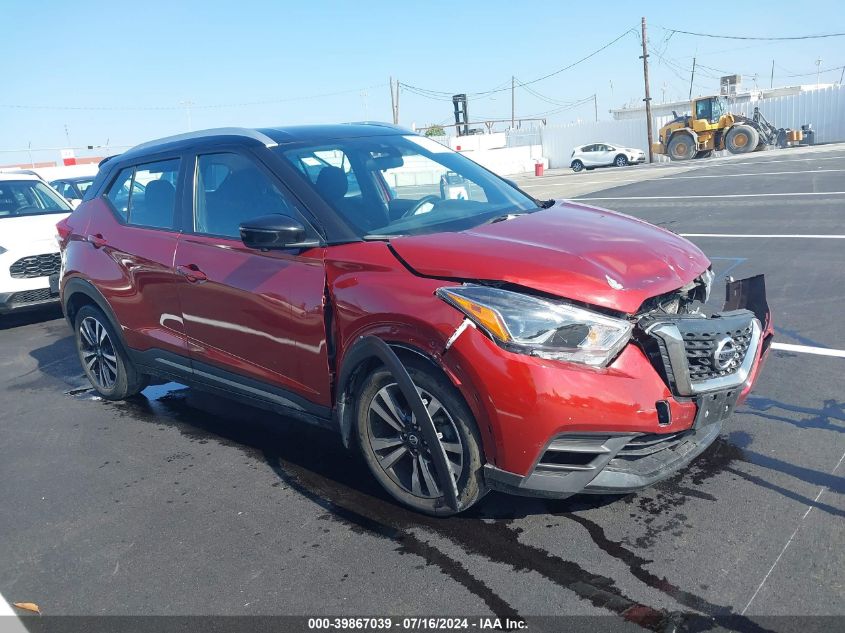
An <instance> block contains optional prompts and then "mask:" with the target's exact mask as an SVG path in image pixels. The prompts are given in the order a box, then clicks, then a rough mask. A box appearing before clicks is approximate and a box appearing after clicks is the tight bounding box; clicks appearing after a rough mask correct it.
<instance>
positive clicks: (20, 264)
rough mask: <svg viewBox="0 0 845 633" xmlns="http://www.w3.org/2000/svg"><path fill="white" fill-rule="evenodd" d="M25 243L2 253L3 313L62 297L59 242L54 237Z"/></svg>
mask: <svg viewBox="0 0 845 633" xmlns="http://www.w3.org/2000/svg"><path fill="white" fill-rule="evenodd" d="M25 246H26V248H16V249H12V250H10V251H7V252H5V253H3V254H2V255H0V314H6V313H9V312H15V311H18V310H27V309H35V308H39V307H41V306H45V305H49V304H52V303H55V302H57V301H58V300H59V285H58V281H59V272H60V266H61V260H60V255H59V253H58V246H57V245H56V244H55V242H54V241H52V240H40V241H37V242H33V243H31V244H26V245H25Z"/></svg>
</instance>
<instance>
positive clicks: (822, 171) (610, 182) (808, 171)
mask: <svg viewBox="0 0 845 633" xmlns="http://www.w3.org/2000/svg"><path fill="white" fill-rule="evenodd" d="M844 171H845V169H803V170H799V171H766V172H759V173H743V174H709V175H705V174H698V175H695V176H663V177H661V178H651V179H641V178H640V179H637V178H613V179H610V178H608V179H607V180H577V181H576V180H567V181H566V182H546V183H544V184H532V185H522V189H542V188H548V187H562V186H564V185H566V186H574V185H604V184H608V185H615V184H616V183H623V182H625V183H631V182H652V181H654V180H698V179H700V178H751V177H754V176H785V175H786V176H788V175H796V174H827V173H832V172H844Z"/></svg>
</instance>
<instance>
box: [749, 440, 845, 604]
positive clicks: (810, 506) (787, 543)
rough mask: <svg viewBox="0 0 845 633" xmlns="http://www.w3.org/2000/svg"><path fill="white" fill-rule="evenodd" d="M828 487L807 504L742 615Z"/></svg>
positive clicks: (840, 463)
mask: <svg viewBox="0 0 845 633" xmlns="http://www.w3.org/2000/svg"><path fill="white" fill-rule="evenodd" d="M843 460H845V453H843V454H842V457H840V458H839V461H838V462H836V466H834V467H833V470H831V471H830V474H831V475H833V474H834V473H836V470H837V469H838V468H839V467H840V466H841V465H842V461H843ZM827 489H828V487H827V486H822V487H821V488H820V489H819V493H818V494H817V495H816V498H815V499H813V503H811V504H810V505H808V506H807V510H806V511H805V512H804V514H803V515H802V517H801V519H799V521H798V525H796V526H795V530H794V531H793V532H792V535H791V536H790V537H789V539H787V541H786V543H785V544H784V546H783V549H781V550H780V554H778V555H777V558H775V562H773V563H772V566H771V567H769V571H767V572H766V575H765V576H763V580H761V581H760V584H759V585H757V589H756V591H755V592H754V594H753V595H752V596H751V599H750V600H749V601H748V604H746V605H745V608H743V610H742V611H740V615H745V612H746V611H748V607H750V606H751V603H752V602H754V598H756V597H757V594H758V593H760V590H761V589H762V588H763V585H765V584H766V581H767V580H768V579H769V576H771V575H772V572H773V571H774V569H775V567H777V564H778V563H779V562H780V559H781V558H783V555H784V553H785V552H786V550H787V549H788V548H789V546H790V545H791V544H792V542H793V541H794V540H795V537H796V536H797V535H798V530H800V529H801V526H802V525H803V524H804V521H805V520H806V519H807V517H808V516H809V514H810V512H812V511H813V508H814V507H815V505H814V504H816V503H818V501H819V499H821V498H822V495H823V494H824V493H825V491H826V490H827Z"/></svg>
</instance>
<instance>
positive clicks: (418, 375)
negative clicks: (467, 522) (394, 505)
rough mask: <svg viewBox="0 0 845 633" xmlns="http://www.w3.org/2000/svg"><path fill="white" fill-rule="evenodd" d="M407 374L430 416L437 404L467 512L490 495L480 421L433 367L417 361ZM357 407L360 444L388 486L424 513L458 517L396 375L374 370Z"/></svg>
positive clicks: (398, 497) (437, 420)
mask: <svg viewBox="0 0 845 633" xmlns="http://www.w3.org/2000/svg"><path fill="white" fill-rule="evenodd" d="M406 369H407V370H408V373H409V374H410V376H411V379H412V380H413V381H414V384H415V385H416V387H417V389H418V390H419V391H420V395H422V396H423V401H424V402H426V405H427V406H428V407H429V410H430V411H431V410H432V409H433V406H432V403H433V402H434V400H436V401H437V402H436V403H435V405H434V406H436V408H434V412H433V415H432V418H433V420H434V423H435V427H436V428H437V430H438V432H439V433H440V434H441V442H442V443H443V445H444V447H446V449H447V452H446V455H447V457H448V458H449V461H450V462H451V464H452V468H453V470H454V471H456V474H457V481H456V484H457V488H458V500H459V501H460V504H461V511H463V510H466V509H467V508H469V507H470V506H472V505H474V504H475V503H476V502H478V500H479V499H481V498H482V497H483V496H484V495H485V494H486V492H487V490H486V487H485V485H484V476H483V473H482V467H483V465H484V459H483V457H482V450H481V439H480V437H479V433H478V428H477V426H476V424H475V419H474V418H473V415H472V412H471V411H470V409H469V407H468V406H467V405H466V403H465V402H464V400H463V398H462V397H461V395H460V393H458V391H457V390H456V389H455V387H454V386H453V385H452V384H451V383H450V382H449V381H448V379H446V378H445V377H444V376H443V375H441V374H440V373H439V372H437V371H436V370H435V369H434V368H433V367H431V366H429V365H428V364H427V363H426V362H424V361H417V360H413V361H411V362H409V363H407V364H406ZM357 402H358V404H357V422H356V430H357V437H358V445H359V447H360V449H361V454H362V455H363V456H364V461H366V462H367V466H368V467H369V469H370V472H371V473H372V474H373V476H374V477H375V478H376V479H377V480H378V482H379V483H380V484H381V485H382V487H383V488H384V489H385V490H386V491H387V492H388V493H389V494H390V495H391V496H392V497H393V498H394V499H396V500H397V501H399V502H400V503H402V504H404V505H406V506H408V507H410V508H412V509H414V510H417V511H418V512H423V513H425V514H430V515H433V516H450V515H452V514H455V511H454V510H452V509H451V508H449V507H448V506H447V505H446V503H445V498H444V496H443V494H442V493H441V492H440V489H439V483H438V482H437V480H436V474H435V470H434V466H433V464H432V462H431V459H430V457H429V456H428V449H427V447H426V446H425V441H424V440H423V439H422V436H421V435H420V434H419V432H418V428H417V427H416V426H415V421H414V419H413V418H412V415H411V409H410V407H409V406H408V404H407V402H406V401H405V398H404V396H402V392H401V391H400V390H399V388H398V386H397V385H396V381H395V380H394V378H393V376H392V374H391V373H390V372H389V371H388V370H387V369H385V368H384V367H379V368H377V369H376V370H374V371H373V372H372V373H371V374H370V375H369V376H368V377H367V378H366V379H365V380H364V383H363V385H362V387H361V392H360V395H359V396H358V400H357ZM385 416H387V417H385ZM399 429H401V431H400V430H399ZM402 449H404V451H403V450H402ZM458 471H459V472H458Z"/></svg>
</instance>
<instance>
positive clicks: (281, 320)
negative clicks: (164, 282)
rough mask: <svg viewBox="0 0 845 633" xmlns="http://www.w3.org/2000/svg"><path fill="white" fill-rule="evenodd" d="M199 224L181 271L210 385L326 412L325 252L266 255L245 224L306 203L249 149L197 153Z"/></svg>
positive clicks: (192, 333) (195, 348)
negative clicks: (243, 234) (244, 237)
mask: <svg viewBox="0 0 845 633" xmlns="http://www.w3.org/2000/svg"><path fill="white" fill-rule="evenodd" d="M192 163H193V164H192V170H193V178H192V182H193V204H192V207H193V214H192V218H191V223H192V226H191V227H190V228H189V229H188V230H186V231H185V233H184V235H183V236H182V237H181V238H180V240H179V245H178V248H177V251H176V259H175V263H176V269H177V271H180V273H181V274H182V275H183V277H184V278H185V279H186V280H188V282H189V283H187V284H182V285H181V286H180V296H181V303H182V308H183V311H182V318H183V320H184V323H185V331H186V333H187V336H188V341H189V346H190V352H191V359H192V366H193V369H194V373H195V374H196V375H197V376H198V377H199V378H202V379H203V380H206V381H208V382H209V383H210V384H216V385H218V386H220V387H222V388H227V389H232V390H235V391H238V392H241V393H243V394H246V395H251V396H255V397H259V398H262V399H264V400H270V401H272V402H275V403H278V404H282V405H285V406H289V407H293V408H295V409H304V410H305V411H307V412H309V413H315V414H318V415H320V414H327V411H328V409H327V407H329V406H330V402H331V394H330V389H329V386H330V381H329V369H328V353H327V349H326V329H325V323H324V303H323V296H324V290H325V284H326V281H325V270H324V265H323V249H322V248H311V249H308V250H305V251H304V252H301V251H300V250H290V251H278V250H273V251H260V250H254V249H250V248H247V247H246V246H245V245H244V244H243V242H241V240H240V233H239V228H238V227H239V225H240V224H241V223H242V222H244V221H246V220H249V219H252V218H256V217H259V216H262V215H268V214H273V213H280V214H284V215H291V216H293V217H296V218H297V219H299V220H300V221H302V222H303V223H304V224H305V225H306V226H308V221H307V220H306V219H305V217H304V215H303V214H302V213H301V207H300V204H299V202H298V201H297V200H296V199H295V198H294V197H293V195H292V194H291V193H289V191H288V190H287V189H286V188H285V187H284V185H283V184H282V183H281V182H280V181H279V180H278V179H277V178H276V177H275V176H274V175H273V174H272V173H271V172H269V171H268V170H267V169H266V167H265V166H264V165H263V164H262V163H261V162H260V161H259V160H258V159H257V157H256V156H254V155H253V154H251V153H247V152H243V151H240V150H236V149H232V150H231V151H222V150H221V151H216V152H214V153H207V154H199V155H197V156H196V157H194V158H193V159H192Z"/></svg>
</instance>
